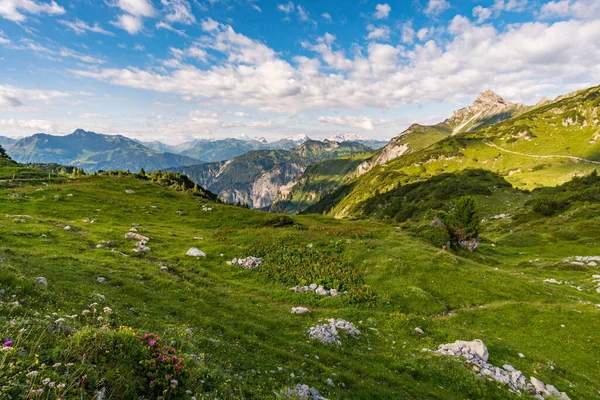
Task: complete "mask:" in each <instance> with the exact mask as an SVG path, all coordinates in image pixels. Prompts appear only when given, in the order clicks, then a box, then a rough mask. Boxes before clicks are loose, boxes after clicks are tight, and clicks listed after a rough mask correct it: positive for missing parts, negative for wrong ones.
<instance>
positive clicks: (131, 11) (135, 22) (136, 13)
mask: <svg viewBox="0 0 600 400" xmlns="http://www.w3.org/2000/svg"><path fill="white" fill-rule="evenodd" d="M109 4H110V5H111V6H113V7H118V8H120V9H121V10H122V11H124V13H123V14H121V15H119V16H118V17H117V19H116V21H111V24H112V25H114V26H116V27H117V28H121V29H123V30H124V31H126V32H128V33H129V34H131V35H136V34H137V33H138V32H139V31H141V30H142V29H143V28H144V23H143V21H142V18H143V17H154V16H155V15H156V10H155V9H154V6H153V5H152V3H150V2H149V1H148V0H117V1H116V2H114V3H109Z"/></svg>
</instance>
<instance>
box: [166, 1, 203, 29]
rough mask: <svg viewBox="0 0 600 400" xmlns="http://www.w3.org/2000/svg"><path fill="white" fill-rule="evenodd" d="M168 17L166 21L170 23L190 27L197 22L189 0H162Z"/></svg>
mask: <svg viewBox="0 0 600 400" xmlns="http://www.w3.org/2000/svg"><path fill="white" fill-rule="evenodd" d="M161 4H162V5H163V6H164V9H165V11H166V12H167V15H166V17H165V19H166V20H167V21H168V22H170V23H176V22H178V23H180V24H185V25H190V24H193V23H195V22H196V18H195V17H194V14H192V6H191V5H190V3H189V2H188V1H187V0H161Z"/></svg>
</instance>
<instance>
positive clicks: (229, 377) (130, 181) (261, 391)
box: [0, 168, 600, 400]
mask: <svg viewBox="0 0 600 400" xmlns="http://www.w3.org/2000/svg"><path fill="white" fill-rule="evenodd" d="M0 173H3V172H2V169H1V168H0ZM497 179H498V178H496V177H494V178H490V179H488V180H487V181H486V182H487V183H490V184H491V186H496V185H497V184H498V183H499V182H500V181H498V180H497ZM500 179H501V178H500ZM596 180H597V177H593V176H590V177H589V178H586V179H580V180H575V181H573V182H572V183H571V184H569V185H566V186H564V187H563V188H561V189H556V191H555V192H551V193H550V192H543V193H542V192H540V193H539V195H540V196H541V195H547V196H550V195H552V196H554V195H559V194H561V193H562V194H566V193H569V197H570V198H571V203H570V205H569V206H568V207H567V208H563V209H562V210H561V211H559V212H557V213H556V214H554V215H552V216H549V217H545V216H542V215H539V214H536V213H535V212H533V211H532V205H531V204H529V203H528V201H530V200H532V197H531V196H533V194H527V193H524V192H521V191H518V190H514V189H512V188H508V187H506V188H499V189H498V190H496V191H494V190H492V193H491V194H481V195H480V197H479V198H478V201H479V203H480V209H481V213H482V218H484V219H485V220H486V221H487V222H485V223H484V225H483V231H482V236H483V239H482V243H481V245H480V247H479V249H478V250H477V251H476V252H474V253H461V252H459V253H452V252H448V251H442V250H440V249H438V248H435V247H432V246H430V245H428V244H426V243H425V242H423V241H421V240H419V239H417V238H415V237H414V236H413V235H412V233H411V232H410V231H406V230H404V229H397V227H396V226H392V225H390V224H384V223H380V222H377V221H340V220H333V219H329V218H325V217H321V216H294V217H293V219H291V223H289V224H288V225H287V226H283V227H279V228H274V227H272V226H273V225H274V224H273V219H274V218H275V217H274V216H273V215H269V214H267V213H262V212H257V211H252V210H246V209H244V208H241V207H234V206H229V205H224V204H216V203H213V202H211V201H209V200H206V199H204V198H202V197H197V196H193V195H191V193H189V192H182V191H175V190H173V189H171V188H169V187H165V186H161V185H160V184H159V182H158V181H156V182H152V181H150V180H147V179H139V178H136V177H135V176H133V175H128V174H120V175H117V174H115V175H108V174H105V175H99V176H94V175H91V176H83V177H77V178H73V179H71V180H69V181H66V180H65V181H63V182H55V181H50V182H48V185H43V184H41V183H40V182H26V181H24V182H22V184H21V185H19V186H16V187H13V186H7V185H6V183H5V182H2V181H0V209H1V210H2V214H1V215H0V269H1V271H2V274H0V289H1V290H2V291H1V293H2V294H0V298H1V302H0V336H1V337H2V338H3V341H4V342H3V343H8V342H11V343H10V344H7V345H6V347H9V349H8V350H3V352H2V358H1V360H2V361H1V362H0V394H2V396H4V397H6V398H15V399H17V398H26V397H27V396H28V395H29V393H30V390H37V389H43V392H41V393H43V394H44V395H45V396H47V397H49V398H51V399H54V398H57V397H58V396H61V397H62V398H83V399H93V398H97V397H98V393H102V396H104V398H112V399H117V400H118V399H127V398H157V397H158V396H164V397H168V398H173V399H175V398H177V399H179V398H182V399H189V398H191V397H192V396H194V397H196V398H231V399H242V398H245V399H270V398H273V399H274V398H277V396H276V393H277V394H279V393H282V392H284V391H285V390H286V389H287V388H290V387H293V388H295V387H296V385H297V384H306V385H309V386H310V387H314V388H316V389H317V390H318V391H319V392H320V393H321V394H322V396H323V397H326V398H329V399H345V398H347V399H450V400H459V399H465V398H467V399H498V400H500V399H503V400H505V399H533V398H534V397H533V396H530V395H529V394H527V393H524V392H523V393H521V394H520V395H517V394H514V393H511V392H510V391H509V390H508V388H507V387H506V386H505V385H502V384H499V383H497V382H490V381H488V380H487V379H484V378H480V377H478V376H477V375H476V374H475V371H474V370H473V368H472V366H471V365H468V364H467V365H465V364H464V363H463V361H462V360H460V359H458V358H453V357H449V356H440V355H437V354H435V353H432V352H430V351H425V350H424V349H436V348H437V347H438V346H439V345H440V344H443V343H451V342H454V341H455V340H472V339H481V340H482V341H483V342H484V343H485V344H486V345H487V348H488V350H489V362H490V363H492V364H493V365H496V366H499V367H501V366H503V365H508V364H509V365H512V366H514V367H515V368H516V369H518V370H520V371H522V372H523V375H524V376H526V377H528V378H529V377H531V376H533V377H536V378H538V379H540V380H541V381H543V382H545V383H546V384H552V385H554V386H556V387H557V388H558V390H560V391H565V392H566V393H567V394H568V396H569V398H571V399H574V400H577V399H592V398H594V396H596V395H597V386H598V379H597V378H596V377H597V376H600V367H599V364H598V362H597V361H598V360H597V354H598V343H600V333H599V331H598V329H597V320H598V312H599V311H598V308H597V306H596V304H597V303H598V293H596V288H597V283H596V282H594V279H593V278H592V276H593V275H597V274H600V270H599V268H598V266H597V265H594V264H593V263H592V262H591V261H585V262H583V261H574V260H577V258H573V259H572V260H573V261H570V260H571V257H577V256H598V254H597V252H598V237H599V235H600V232H598V226H600V212H599V211H600V205H599V203H598V201H597V200H593V198H590V197H586V196H588V195H590V194H591V192H590V190H592V191H593V190H595V189H594V187H596V186H597V185H598V183H597V182H596ZM473 181H474V183H475V182H477V181H478V180H477V179H474V180H473ZM438 183H439V182H438ZM487 183H485V184H484V186H486V185H487ZM436 186H440V185H436ZM449 186H450V185H448V187H449ZM440 187H445V186H444V185H441V186H440ZM420 190H424V189H420ZM540 190H542V189H540ZM543 190H546V189H543ZM126 191H128V192H126ZM537 192H538V191H535V193H534V194H535V195H537ZM423 193H424V194H427V193H425V192H423ZM575 193H587V194H586V195H585V196H583V197H579V198H576V197H577V196H579V195H577V196H574V195H573V194H575ZM572 195H573V196H572ZM414 199H415V200H418V196H415V198H414ZM496 213H510V214H511V215H514V217H512V218H510V217H503V218H501V219H500V218H499V219H494V218H492V217H493V216H494V215H495V214H496ZM67 226H68V227H69V229H65V228H66V227H67ZM132 229H134V230H135V231H136V232H133V231H132ZM125 234H139V235H143V236H146V237H148V238H149V241H148V242H147V243H146V245H145V246H147V247H149V248H150V250H149V251H147V252H135V251H133V249H139V247H136V245H135V243H136V241H137V240H133V239H126V238H125ZM309 245H310V246H309ZM191 247H198V248H199V249H200V250H202V251H204V252H205V253H206V256H205V257H190V256H186V252H187V251H188V250H189V249H190V248H191ZM246 256H259V257H264V263H263V264H262V265H261V266H260V267H258V268H257V269H255V270H244V269H243V268H241V267H240V266H239V265H228V264H227V263H226V261H227V260H231V259H232V258H234V257H237V258H239V257H246ZM567 258H569V260H568V261H565V259H567ZM580 259H581V260H583V259H582V258H580ZM40 277H41V278H44V280H45V282H46V284H47V285H43V284H41V283H39V282H38V281H37V279H36V278H40ZM99 278H103V279H99ZM313 280H314V281H315V282H316V283H320V284H326V285H331V286H334V285H335V286H337V287H340V288H347V290H348V293H344V294H342V295H341V296H339V297H327V296H319V295H316V294H314V293H312V292H311V293H296V292H294V291H290V290H289V287H290V286H295V285H296V284H303V283H304V282H306V283H309V282H311V281H313ZM553 282H562V284H558V283H553ZM365 285H367V286H365ZM344 290H346V289H344ZM297 306H303V307H308V308H309V309H310V310H311V312H310V313H307V314H303V315H295V314H291V309H292V307H297ZM86 310H87V311H86ZM99 317H101V318H99ZM328 318H342V319H344V320H347V321H349V322H351V323H353V324H355V326H356V327H357V328H358V329H359V330H360V335H358V337H357V338H353V337H350V336H348V335H346V334H344V333H342V332H340V339H339V340H340V342H341V344H340V345H337V344H330V345H327V344H323V343H320V342H319V341H317V340H314V339H309V336H308V333H307V332H308V330H309V329H310V328H311V327H314V326H317V325H320V324H322V323H323V321H324V320H327V319H328ZM415 328H420V329H421V331H422V334H420V333H417V332H416V331H415ZM340 331H341V329H340ZM149 334H152V336H147V335H149ZM158 337H160V338H161V340H160V341H159V342H158V343H159V345H160V346H161V347H160V350H161V352H160V354H158V355H156V354H155V353H154V352H153V351H151V350H152V349H153V348H155V347H156V342H153V343H154V344H151V343H150V340H153V341H157V340H158V339H157V338H158ZM165 345H166V346H169V347H168V348H167V350H169V354H168V355H169V357H168V358H167V359H168V360H169V361H168V362H166V361H163V359H162V357H163V356H164V351H165V348H164V347H163V346H165ZM171 348H172V349H173V350H174V351H175V352H173V351H172V349H171ZM521 355H522V356H521ZM173 356H176V359H175V360H173V358H172V357H173ZM179 358H181V359H182V360H181V361H179ZM177 365H179V366H181V368H180V369H177V368H176V366H177ZM165 374H169V377H168V378H165ZM158 377H160V379H158ZM46 379H49V380H48V381H46ZM173 380H175V381H176V383H173V382H172V381H173ZM44 382H46V383H44ZM51 382H53V385H50V383H51ZM59 385H60V386H59ZM62 385H64V386H62ZM187 391H189V392H187Z"/></svg>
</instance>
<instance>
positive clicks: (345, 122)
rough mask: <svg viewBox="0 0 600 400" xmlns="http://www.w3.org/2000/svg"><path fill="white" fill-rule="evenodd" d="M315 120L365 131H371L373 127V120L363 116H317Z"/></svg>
mask: <svg viewBox="0 0 600 400" xmlns="http://www.w3.org/2000/svg"><path fill="white" fill-rule="evenodd" d="M317 121H319V122H323V123H326V124H331V125H337V126H345V127H350V128H358V129H364V130H367V131H372V130H373V129H375V123H374V121H373V120H372V119H371V118H369V117H365V116H358V117H356V116H344V117H338V116H336V117H317Z"/></svg>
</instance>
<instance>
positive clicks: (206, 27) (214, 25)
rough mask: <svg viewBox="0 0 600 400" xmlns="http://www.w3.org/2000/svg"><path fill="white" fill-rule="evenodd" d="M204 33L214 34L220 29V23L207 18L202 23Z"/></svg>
mask: <svg viewBox="0 0 600 400" xmlns="http://www.w3.org/2000/svg"><path fill="white" fill-rule="evenodd" d="M200 26H201V27H202V30H203V31H206V32H213V31H216V30H217V29H219V23H218V22H217V21H215V20H214V19H212V18H207V19H205V20H203V21H202V22H201V23H200Z"/></svg>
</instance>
